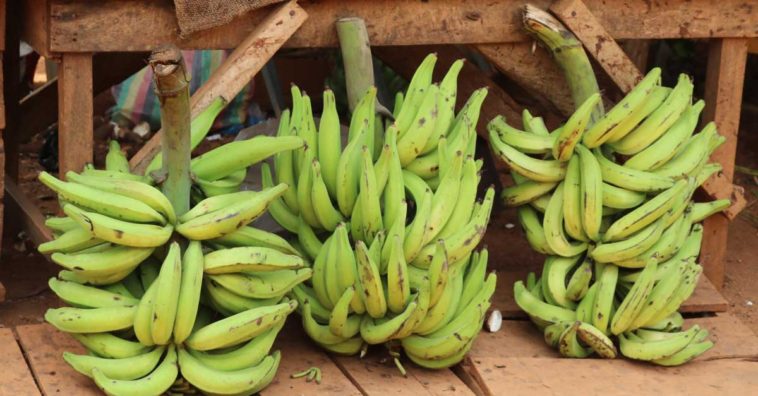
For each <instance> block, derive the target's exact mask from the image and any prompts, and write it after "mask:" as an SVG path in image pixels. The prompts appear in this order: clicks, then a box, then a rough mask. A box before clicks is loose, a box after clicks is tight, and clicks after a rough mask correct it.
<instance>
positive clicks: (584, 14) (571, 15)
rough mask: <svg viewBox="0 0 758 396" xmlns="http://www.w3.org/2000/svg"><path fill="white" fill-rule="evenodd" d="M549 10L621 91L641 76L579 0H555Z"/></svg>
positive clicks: (624, 90) (628, 89)
mask: <svg viewBox="0 0 758 396" xmlns="http://www.w3.org/2000/svg"><path fill="white" fill-rule="evenodd" d="M550 10H551V11H553V13H554V14H556V16H557V17H558V19H560V20H561V22H563V23H564V24H565V25H566V27H568V28H569V29H570V30H571V32H572V33H574V35H575V36H576V37H577V38H578V39H579V41H581V42H582V44H583V45H584V48H585V49H586V50H587V52H589V53H590V55H592V57H593V58H595V60H596V61H597V63H599V64H600V67H602V68H603V70H605V72H606V73H607V74H608V76H609V77H610V78H611V79H612V80H613V82H614V83H616V86H618V87H619V88H620V89H621V91H622V92H624V93H626V92H629V91H631V89H632V88H634V86H635V85H637V83H638V82H639V81H640V80H641V79H642V74H641V73H640V71H639V70H638V69H637V66H635V64H634V62H632V60H631V59H629V57H628V56H627V55H626V53H624V50H623V49H621V47H620V46H619V45H618V43H616V41H615V40H614V39H613V37H612V36H611V35H610V34H609V33H608V32H607V31H606V28H605V27H604V26H603V25H602V22H601V21H599V20H598V19H597V18H595V15H594V14H593V13H592V11H590V9H589V8H588V7H587V5H586V4H585V3H584V2H582V0H558V1H556V2H555V3H553V4H552V5H551V6H550Z"/></svg>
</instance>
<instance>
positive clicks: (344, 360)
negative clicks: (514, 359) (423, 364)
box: [334, 346, 473, 396]
mask: <svg viewBox="0 0 758 396" xmlns="http://www.w3.org/2000/svg"><path fill="white" fill-rule="evenodd" d="M382 348H383V347H381V346H377V347H375V349H377V351H374V353H369V354H368V355H367V356H365V357H364V358H363V359H359V358H358V357H357V356H335V357H334V361H335V362H336V363H337V365H338V366H340V368H341V369H342V371H343V372H344V373H345V374H346V375H348V376H349V377H350V378H351V380H352V381H353V383H354V384H355V385H356V386H357V387H358V388H359V389H360V391H361V392H362V393H363V394H365V395H415V396H421V395H435V396H453V395H473V392H471V390H470V389H469V388H468V387H467V386H466V384H464V383H463V382H462V381H461V380H460V379H459V378H458V377H457V376H456V375H455V374H454V373H453V372H452V371H450V370H447V369H443V370H427V369H423V368H420V367H418V366H416V365H415V364H413V363H412V362H410V361H408V360H404V361H403V363H404V366H405V369H406V370H407V372H408V375H407V376H406V377H403V376H402V375H401V374H400V371H398V369H397V367H395V365H394V363H393V362H392V360H391V359H386V358H387V357H388V355H387V354H386V352H385V353H383V354H380V353H378V349H382ZM380 355H383V356H380ZM385 360H386V361H385Z"/></svg>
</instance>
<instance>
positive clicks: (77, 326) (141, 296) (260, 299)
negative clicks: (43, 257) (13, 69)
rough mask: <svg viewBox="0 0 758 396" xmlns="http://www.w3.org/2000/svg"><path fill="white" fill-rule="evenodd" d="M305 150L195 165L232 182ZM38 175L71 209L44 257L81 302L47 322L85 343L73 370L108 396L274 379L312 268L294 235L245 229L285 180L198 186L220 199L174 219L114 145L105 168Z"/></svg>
mask: <svg viewBox="0 0 758 396" xmlns="http://www.w3.org/2000/svg"><path fill="white" fill-rule="evenodd" d="M216 113H217V111H216V112H215V113H206V116H205V117H215V114H216ZM211 121H212V119H211ZM206 124H207V125H208V127H210V122H209V121H207V120H206ZM195 125H196V122H193V132H194V131H195V129H194V126H195ZM194 138H195V134H193V139H194ZM302 144H303V142H302V139H300V138H297V137H286V138H272V137H257V138H254V139H251V140H250V141H245V142H239V144H236V143H232V144H229V145H225V146H221V147H219V148H217V149H215V150H213V151H210V152H209V153H207V154H206V155H204V156H201V157H198V158H196V159H195V160H193V161H192V170H193V173H196V175H197V174H199V175H200V177H201V178H208V180H224V178H225V177H226V175H229V174H232V173H237V172H241V173H243V174H244V172H245V170H246V167H247V166H249V165H251V164H253V163H256V162H259V161H261V160H263V159H265V158H266V157H268V156H271V155H273V154H275V153H278V152H281V151H283V150H291V149H293V148H295V147H298V146H302ZM158 158H160V157H158ZM206 158H210V160H206ZM39 178H40V180H41V181H42V182H43V183H44V184H45V185H47V186H48V187H50V188H51V189H52V190H54V191H55V192H56V193H57V194H58V198H59V200H60V202H61V205H62V206H63V211H64V213H65V214H66V216H65V217H57V218H55V217H54V218H50V219H48V220H47V221H46V224H47V226H48V227H50V228H52V229H53V231H54V233H55V234H56V239H54V240H53V241H50V242H47V243H44V244H42V245H40V246H39V251H40V252H42V253H46V254H48V253H51V254H52V255H51V259H52V260H53V261H54V262H55V263H57V264H59V265H61V266H62V267H64V268H65V270H63V271H61V272H60V274H59V276H58V278H52V279H50V281H49V285H50V288H51V289H52V290H53V291H54V292H55V293H56V294H57V295H58V296H59V297H60V298H61V299H62V300H63V301H65V302H67V303H68V304H70V305H71V307H63V308H57V309H49V310H48V311H47V313H46V314H45V319H46V320H47V321H48V322H50V323H51V324H52V325H53V326H55V327H56V328H58V329H59V330H61V331H65V332H68V333H71V334H72V336H74V337H75V338H76V339H77V340H79V341H80V342H81V343H82V344H83V345H84V346H85V347H86V348H87V349H88V351H89V354H88V355H76V354H72V353H69V352H66V353H64V359H65V360H66V361H67V362H68V363H69V364H70V365H71V366H72V367H73V368H74V369H76V370H77V371H78V372H80V373H82V374H84V375H86V376H88V377H91V378H93V379H94V381H95V382H96V383H97V385H98V386H99V387H100V388H101V389H103V390H104V391H105V392H106V393H107V394H110V395H135V394H138V395H158V394H162V393H164V392H166V391H167V390H169V389H173V388H176V387H180V388H182V389H185V388H188V387H190V385H189V384H191V386H192V387H194V388H193V390H194V389H197V390H200V391H202V392H204V393H209V394H224V395H237V394H252V393H255V392H257V391H259V390H261V389H262V388H264V387H265V386H266V385H268V384H269V383H270V382H271V381H272V380H273V378H274V375H275V373H276V370H277V368H278V365H279V361H280V355H279V352H278V351H275V352H271V347H272V345H273V342H274V340H275V338H276V336H277V334H278V333H279V331H280V330H281V328H282V326H283V325H284V321H285V319H286V318H287V316H288V314H289V313H291V312H292V311H294V310H295V309H296V307H297V301H296V300H291V299H289V298H288V297H287V296H286V295H287V294H288V293H289V292H290V291H291V290H292V288H294V287H295V286H296V285H297V284H299V283H301V282H303V281H304V280H306V279H308V278H310V276H311V272H312V271H311V269H310V268H306V267H307V265H306V262H305V260H304V259H303V258H302V257H301V256H300V253H299V252H298V251H297V250H295V248H294V247H292V246H291V245H290V244H289V243H288V242H287V241H286V240H284V239H283V238H281V237H280V236H278V235H276V234H273V233H270V232H267V231H263V230H260V229H257V228H254V227H252V226H249V225H248V224H249V223H251V222H252V221H253V220H255V219H256V218H258V217H259V216H260V215H262V214H263V213H265V211H266V210H267V208H268V207H269V205H270V204H271V203H272V202H273V201H274V200H275V199H277V198H279V197H280V196H282V194H284V192H285V191H286V190H287V186H286V185H284V184H280V185H277V186H272V187H270V188H265V189H263V190H262V191H236V187H235V188H234V189H235V192H229V191H227V190H224V189H221V190H219V189H216V190H209V189H207V188H206V187H203V186H202V185H201V187H202V188H203V190H204V192H205V194H207V195H210V196H211V197H210V198H206V199H203V200H201V201H200V202H199V203H197V204H196V205H195V206H194V207H192V208H191V209H190V210H189V211H188V212H186V213H184V214H180V215H178V216H177V213H175V212H174V209H173V207H172V205H171V203H170V202H169V200H168V198H167V197H166V196H165V195H164V194H163V193H162V192H161V191H160V190H159V189H157V188H156V187H153V186H152V178H150V177H147V176H138V175H133V174H131V173H130V172H129V167H128V162H127V160H126V158H125V156H124V154H123V153H122V152H121V150H120V148H119V147H118V144H117V143H114V142H112V143H111V146H110V150H109V152H108V154H107V156H106V169H105V170H95V169H92V168H88V169H86V170H84V171H83V172H82V173H81V174H77V173H74V172H69V173H68V174H67V175H66V178H67V179H68V181H61V180H58V179H57V178H55V177H54V176H51V175H49V174H47V173H44V172H43V173H42V174H40V177H39ZM198 180H201V179H198ZM229 189H231V187H229ZM201 304H202V305H201ZM161 359H162V360H161ZM180 372H181V377H182V381H181V382H182V383H181V384H178V385H175V381H176V380H177V376H178V375H179V374H180ZM172 387H173V388H172ZM186 390H187V389H185V391H186Z"/></svg>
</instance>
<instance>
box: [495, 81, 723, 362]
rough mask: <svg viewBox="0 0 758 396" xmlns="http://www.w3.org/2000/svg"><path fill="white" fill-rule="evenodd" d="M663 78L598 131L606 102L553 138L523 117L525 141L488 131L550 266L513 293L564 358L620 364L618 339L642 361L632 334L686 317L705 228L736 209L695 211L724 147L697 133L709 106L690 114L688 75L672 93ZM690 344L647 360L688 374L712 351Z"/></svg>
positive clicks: (513, 199)
mask: <svg viewBox="0 0 758 396" xmlns="http://www.w3.org/2000/svg"><path fill="white" fill-rule="evenodd" d="M660 73H661V70H660V69H658V68H656V69H653V70H652V71H650V72H649V73H648V74H647V75H646V76H645V78H644V79H643V80H642V81H641V82H640V83H639V84H638V85H637V86H636V87H635V88H634V89H633V90H632V91H630V92H629V94H628V95H627V96H626V97H625V98H624V99H622V100H621V101H620V102H619V103H618V104H617V105H616V106H614V107H613V108H612V109H611V110H610V111H609V112H608V113H607V114H605V115H604V116H603V117H602V118H601V119H599V120H598V121H597V122H596V123H595V124H593V125H589V123H590V114H591V112H592V110H593V109H594V108H595V105H596V104H597V102H598V100H599V95H598V94H595V95H592V96H590V97H589V98H588V99H587V100H586V101H585V102H584V103H582V104H581V105H580V106H579V107H578V108H577V110H576V112H575V113H574V114H573V115H572V116H571V117H570V118H569V119H568V120H567V121H566V123H565V124H564V125H563V126H562V127H560V128H558V129H557V130H555V131H553V132H549V131H548V130H547V128H545V125H544V123H543V122H542V120H541V119H540V118H539V117H533V116H532V115H531V114H529V113H528V112H526V111H525V112H524V129H525V130H523V131H522V130H519V129H516V128H514V127H512V126H510V125H508V124H506V123H505V120H504V119H503V118H502V117H498V118H495V119H494V120H492V122H490V124H489V125H488V129H489V138H490V144H491V145H492V147H493V149H494V151H495V152H496V153H497V154H498V156H499V157H500V158H501V159H503V160H504V161H505V162H506V163H507V164H508V165H509V166H510V167H511V169H512V175H513V180H514V181H515V183H516V184H515V185H514V186H510V187H507V188H505V189H504V190H503V195H502V198H503V200H504V202H505V203H506V204H507V205H511V206H518V216H519V221H520V222H521V225H522V226H523V228H524V231H525V233H526V237H527V240H528V241H529V243H530V245H531V246H532V247H533V248H534V249H535V250H536V251H538V252H540V253H543V254H546V255H548V257H547V259H546V260H545V263H544V265H543V270H542V276H541V278H540V279H538V280H535V279H531V280H530V282H527V283H528V285H526V286H525V285H524V284H523V283H522V282H517V283H516V284H515V285H514V293H515V298H516V302H517V303H518V305H519V306H520V307H521V308H522V309H523V310H524V311H526V312H527V313H528V314H529V315H530V316H531V317H532V318H533V319H535V322H536V323H537V324H538V325H539V326H540V327H541V328H545V332H546V340H548V343H549V344H551V345H554V346H560V351H561V353H562V354H564V355H567V356H572V357H584V356H586V355H588V354H589V352H590V350H589V349H587V348H586V347H585V346H584V345H589V346H590V349H591V350H594V351H595V352H597V353H598V354H600V355H601V356H605V357H613V356H615V348H612V350H613V353H610V352H609V351H610V350H611V347H613V343H612V342H611V340H610V339H608V337H607V336H608V335H611V334H612V335H617V336H618V337H619V339H620V340H622V339H625V340H627V341H628V340H634V341H635V342H637V344H635V345H636V346H635V348H637V349H634V348H624V347H623V346H622V348H621V353H622V354H624V355H626V356H628V357H630V358H633V359H638V358H640V357H639V356H645V355H644V354H641V355H640V354H638V353H637V352H633V351H641V350H643V349H644V348H643V345H645V346H647V345H648V344H647V341H648V339H647V337H640V336H637V337H635V334H637V333H639V332H642V333H643V334H647V333H645V332H646V331H647V330H638V329H644V328H655V327H656V326H658V324H659V323H661V322H662V321H666V320H669V319H670V317H671V316H672V315H678V313H677V310H678V309H679V306H680V305H681V304H682V302H684V301H685V300H686V299H687V298H688V297H689V296H690V295H691V294H692V292H693V291H694V289H695V286H696V284H697V281H698V278H699V276H700V273H701V272H702V268H701V267H700V266H699V265H698V264H697V263H696V260H697V257H698V255H699V252H700V242H701V238H702V226H701V225H700V224H698V223H699V222H701V221H702V220H703V219H704V218H706V217H708V216H710V215H712V214H714V213H716V212H718V211H721V210H723V209H725V208H726V207H728V206H729V204H730V202H729V200H718V201H712V202H706V203H695V202H693V201H692V196H693V194H694V192H695V190H696V189H697V187H699V186H700V185H702V184H703V183H704V182H705V181H706V179H708V178H709V177H710V176H711V175H713V174H714V173H716V172H718V171H719V170H720V169H721V167H720V165H718V164H709V163H707V162H708V158H709V156H710V154H711V153H712V152H713V151H714V150H715V149H716V148H717V147H718V146H719V145H721V144H722V143H723V142H724V140H725V139H724V138H723V137H722V136H720V135H718V133H717V132H716V127H715V125H714V124H713V123H709V124H707V125H706V126H705V127H704V128H703V129H702V130H701V131H700V132H699V133H696V134H694V133H693V132H694V131H695V128H696V126H697V123H698V116H699V114H700V112H701V110H702V109H703V107H704V102H703V101H702V100H701V101H698V102H696V103H694V104H692V103H691V102H692V91H693V85H692V83H691V81H690V79H689V78H688V77H687V76H685V75H681V76H680V77H679V81H678V83H677V85H676V86H675V87H674V88H671V89H670V88H666V87H662V86H660ZM575 322H577V323H575ZM548 329H550V330H549V331H548ZM590 332H591V333H590ZM548 333H549V334H550V336H548ZM696 333H697V332H696ZM592 334H594V335H592ZM600 334H602V335H603V337H600ZM687 334H688V336H687V339H688V340H690V341H692V343H690V344H686V345H682V348H681V351H680V350H677V351H674V352H671V353H668V354H666V355H665V356H660V355H655V356H657V357H655V358H652V359H644V360H650V361H653V362H654V363H659V364H669V365H671V364H681V363H684V362H685V361H688V360H690V359H692V358H694V357H695V356H697V355H698V354H700V353H702V352H704V351H705V350H707V349H708V348H709V345H710V343H708V342H705V341H703V340H704V338H705V336H706V335H707V332H705V333H702V332H700V333H697V334H698V336H694V335H693V333H692V332H689V333H687ZM576 337H579V338H578V339H577V338H576ZM624 337H626V338H624ZM660 337H661V338H665V339H666V340H673V339H679V338H678V336H674V335H670V336H669V335H665V336H664V335H660ZM590 338H591V339H592V340H595V341H598V340H600V341H602V342H600V341H598V342H600V344H597V343H595V342H589V341H587V339H590ZM679 340H680V341H681V339H679ZM667 342H668V341H667ZM672 342H673V341H672ZM582 343H583V344H582ZM680 344H681V342H680ZM622 345H623V342H622ZM652 345H658V344H651V347H652V348H656V347H653V346H652ZM676 345H679V344H676ZM695 345H698V346H697V347H695ZM685 347H686V349H684V348H685ZM640 359H641V358H640Z"/></svg>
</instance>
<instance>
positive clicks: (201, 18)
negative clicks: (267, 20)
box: [174, 0, 284, 37]
mask: <svg viewBox="0 0 758 396" xmlns="http://www.w3.org/2000/svg"><path fill="white" fill-rule="evenodd" d="M281 1H284V0H174V6H176V19H177V22H178V23H179V35H180V36H182V37H186V36H188V35H190V34H192V33H194V32H197V31H199V30H204V29H209V28H212V27H215V26H219V25H223V24H225V23H227V22H229V21H231V20H232V19H234V18H236V17H238V16H240V15H242V14H244V13H246V12H248V11H251V10H255V9H257V8H261V7H265V6H267V5H269V4H273V3H279V2H281Z"/></svg>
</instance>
